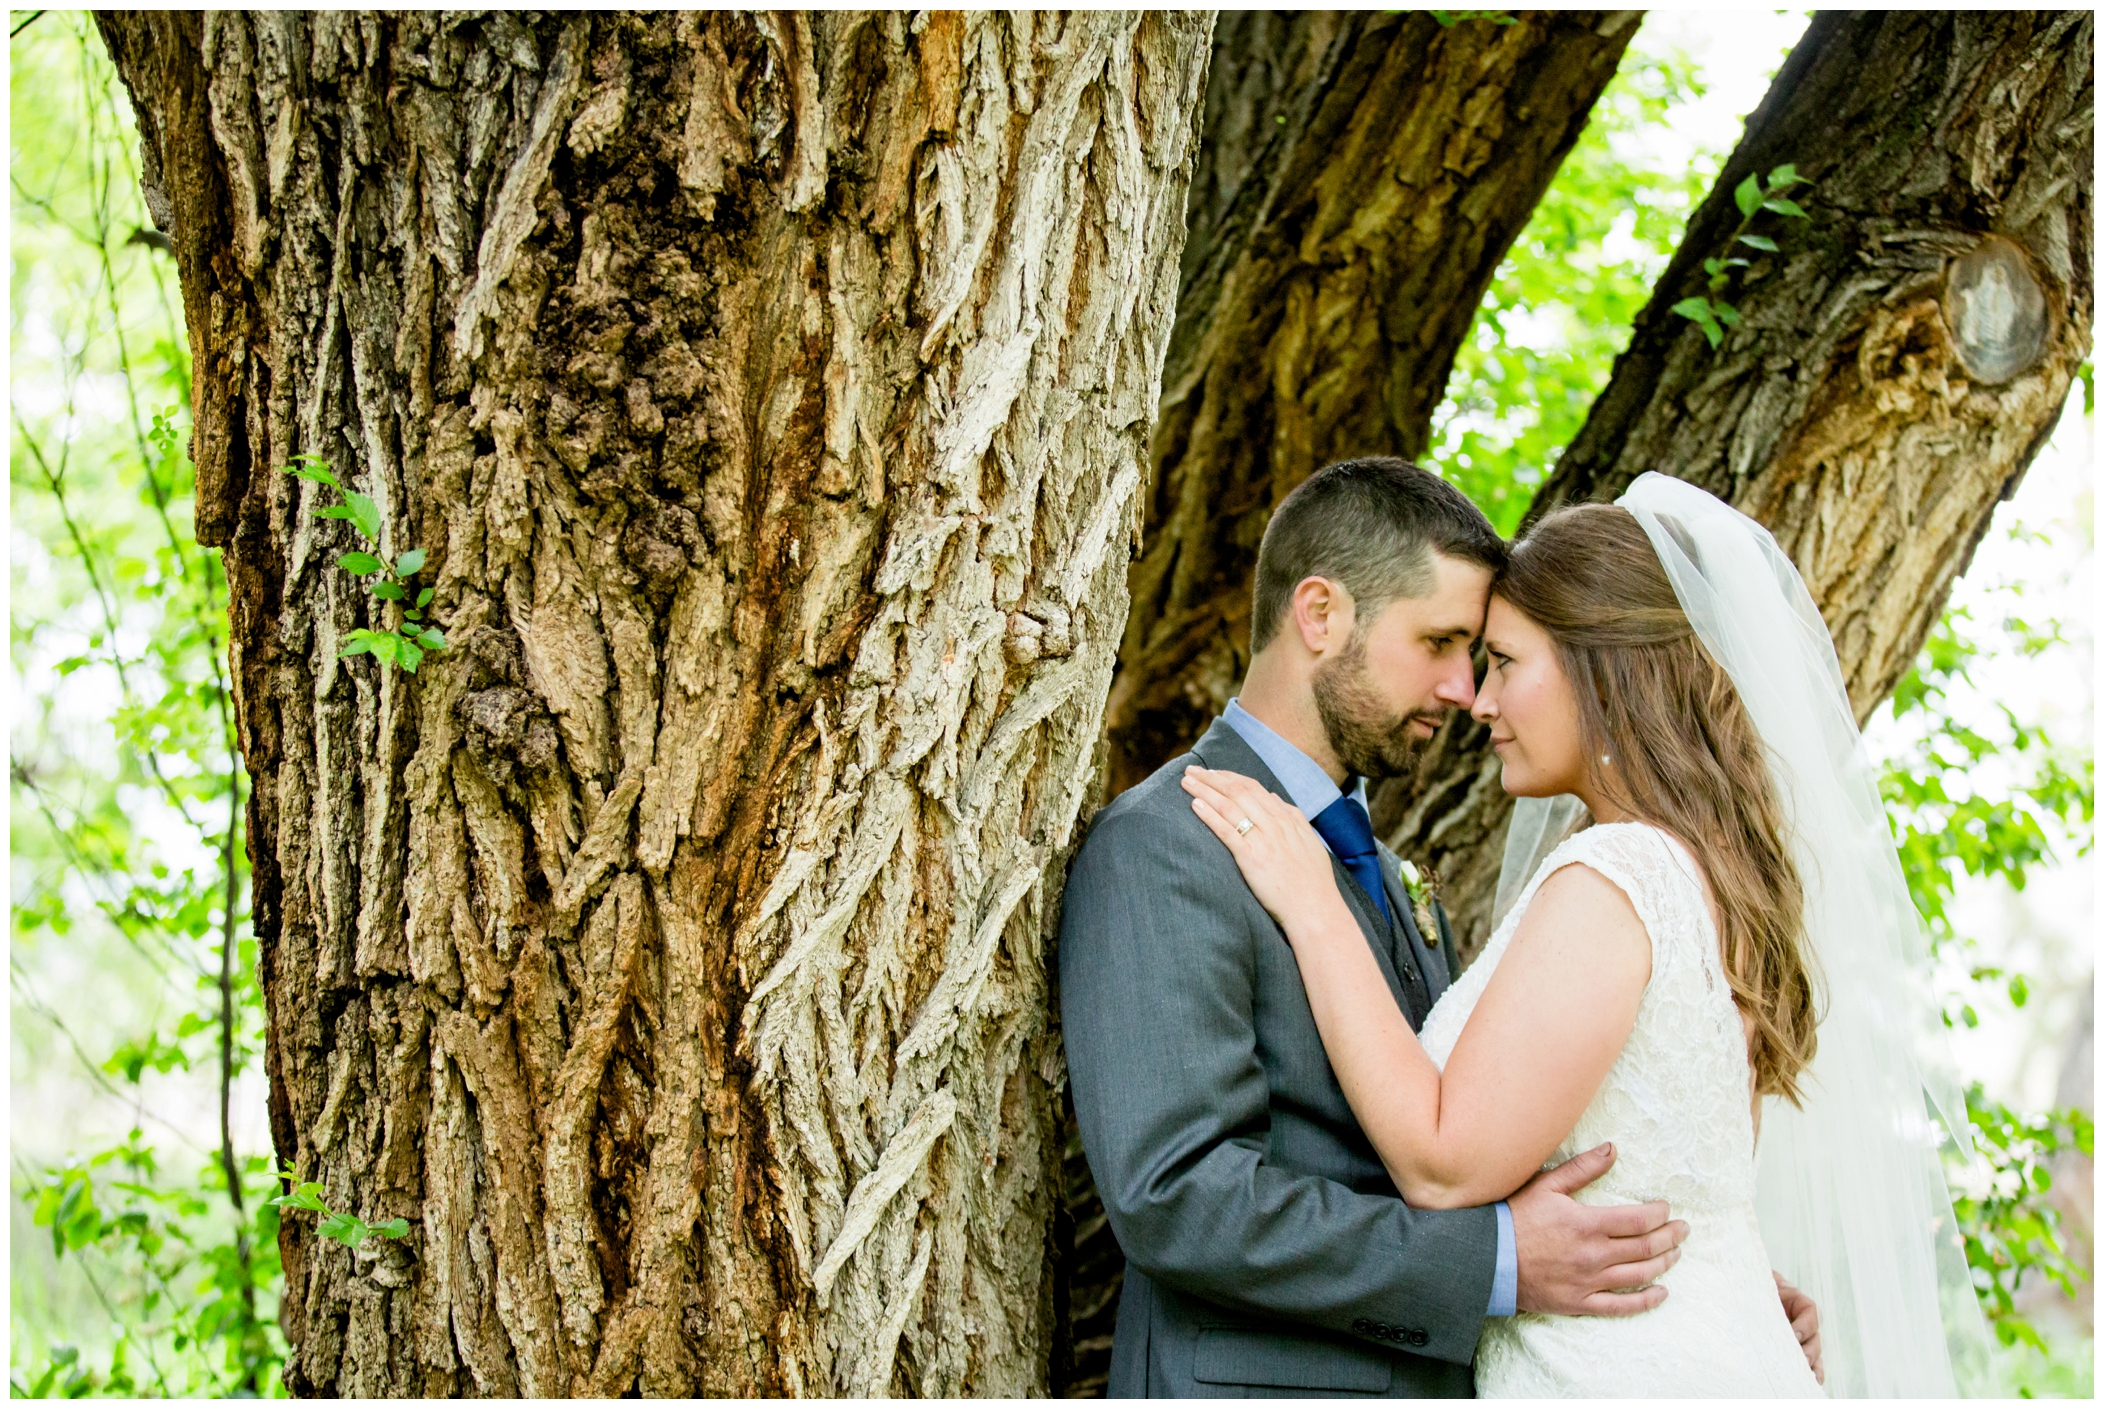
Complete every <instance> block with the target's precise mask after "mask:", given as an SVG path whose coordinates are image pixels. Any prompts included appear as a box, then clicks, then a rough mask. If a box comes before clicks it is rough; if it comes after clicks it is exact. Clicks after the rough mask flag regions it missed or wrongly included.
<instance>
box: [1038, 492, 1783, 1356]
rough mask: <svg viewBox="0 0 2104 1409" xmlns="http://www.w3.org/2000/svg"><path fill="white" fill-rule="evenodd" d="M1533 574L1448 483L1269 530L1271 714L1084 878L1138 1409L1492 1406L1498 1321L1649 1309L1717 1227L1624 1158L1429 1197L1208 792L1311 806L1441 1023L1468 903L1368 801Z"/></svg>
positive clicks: (1107, 1191)
mask: <svg viewBox="0 0 2104 1409" xmlns="http://www.w3.org/2000/svg"><path fill="white" fill-rule="evenodd" d="M1504 553H1505V545H1504V544H1503V542H1502V541H1501V540H1500V539H1499V538H1498V536H1497V534H1496V532H1495V531H1494V530H1493V529H1492V528H1491V526H1490V524H1489V522H1488V521H1487V520H1486V519H1485V518H1484V517H1483V515H1482V513H1481V512H1480V511H1478V510H1477V508H1476V507H1475V505H1473V504H1471V503H1470V502H1469V501H1468V499H1467V498H1466V497H1465V496H1463V495H1462V494H1461V493H1460V492H1459V491H1458V490H1456V489H1454V488H1453V487H1452V486H1451V485H1449V484H1447V483H1446V482H1445V481H1444V480H1442V479H1440V478H1439V477H1438V476H1437V475H1434V474H1432V473H1430V472H1428V471H1426V470H1422V469H1419V468H1417V467H1415V466H1413V465H1409V464H1406V463H1404V462H1402V461H1400V460H1392V459H1367V460H1353V461H1347V462H1344V463H1341V464H1336V465H1331V466H1329V467H1328V468H1326V469H1323V470H1321V471H1319V472H1317V473H1316V474H1315V475H1314V476H1312V477H1311V478H1309V479H1308V480H1307V481H1306V482H1305V483H1304V484H1302V485H1301V486H1300V487H1299V488H1298V489H1295V490H1294V491H1293V492H1292V493H1291V494H1289V495H1287V496H1286V499H1285V501H1284V502H1283V503H1281V504H1280V505H1279V507H1278V510H1277V512H1275V513H1274V514H1273V515H1272V518H1271V522H1270V525H1269V527H1268V528H1267V529H1266V530H1265V533H1264V539H1263V544H1262V546H1261V548H1260V549H1259V552H1258V557H1257V575H1256V600H1255V604H1254V610H1253V611H1252V613H1251V622H1250V630H1251V642H1250V644H1251V648H1252V655H1253V658H1252V660H1251V662H1250V668H1249V675H1248V678H1247V679H1246V680H1245V681H1244V682H1243V686H1242V692H1241V695H1240V696H1239V697H1238V698H1237V699H1234V700H1230V701H1229V702H1228V706H1227V712H1226V713H1225V714H1224V715H1222V716H1221V717H1220V718H1219V719H1216V720H1214V721H1213V724H1212V726H1211V727H1210V728H1209V729H1207V730H1206V732H1205V735H1204V737H1203V738H1201V739H1200V740H1199V741H1198V744H1197V746H1196V747H1195V748H1194V749H1193V750H1192V751H1191V753H1190V754H1188V755H1186V756H1184V757H1182V758H1178V759H1175V760H1173V761H1172V762H1170V763H1169V764H1168V765H1166V766H1165V767H1163V768H1162V769H1161V770H1160V771H1159V772H1157V773H1155V774H1154V775H1153V776H1152V777H1151V778H1149V779H1148V780H1147V781H1146V782H1144V783H1141V784H1139V785H1138V786H1137V787H1134V788H1132V789H1130V790H1129V791H1127V792H1126V793H1124V794H1123V795H1122V796H1120V797H1119V798H1118V799H1117V800H1116V801H1115V802H1113V803H1112V804H1111V805H1110V806H1109V807H1107V808H1105V809H1104V810H1103V812H1102V813H1100V814H1099V815H1098V817H1097V818H1096V820H1095V823H1094V825H1093V827H1092V829H1091V831H1090V834H1089V837H1088V840H1087V842H1086V843H1085V844H1084V845H1083V847H1082V849H1081V853H1080V855H1079V856H1078V857H1077V858H1076V859H1075V862H1074V867H1073V871H1072V873H1071V875H1070V878H1069V880H1068V882H1067V889H1066V899H1065V914H1064V919H1063V922H1062V925H1061V929H1060V956H1059V962H1060V992H1061V1014H1062V1021H1063V1023H1064V1026H1065V1031H1066V1047H1067V1064H1068V1071H1069V1073H1070V1075H1071V1078H1072V1082H1073V1091H1074V1109H1075V1112H1076V1114H1077V1115H1078V1116H1079V1118H1080V1124H1081V1135H1082V1143H1083V1146H1084V1148H1085V1150H1086V1151H1087V1154H1088V1160H1089V1168H1090V1170H1091V1172H1092V1173H1093V1174H1094V1176H1095V1181H1096V1187H1097V1189H1098V1191H1099V1192H1100V1193H1101V1194H1102V1196H1103V1205H1104V1209H1105V1211H1106V1212H1107V1213H1108V1214H1109V1217H1110V1223H1111V1228H1112V1230H1113V1231H1114V1232H1115V1233H1116V1235H1117V1238H1118V1243H1119V1246H1120V1247H1121V1248H1123V1249H1124V1252H1125V1256H1126V1260H1127V1265H1126V1272H1125V1288H1124V1292H1123V1294H1122V1296H1121V1298H1120V1301H1119V1305H1118V1322H1117V1335H1116V1340H1115V1342H1114V1345H1113V1348H1112V1353H1111V1371H1110V1384H1109V1393H1110V1395H1111V1396H1112V1397H1138V1396H1155V1395H1207V1396H1239V1395H1245V1394H1257V1395H1263V1394H1267V1393H1268V1394H1298V1395H1309V1394H1319V1393H1339V1394H1343V1393H1357V1394H1372V1395H1387V1396H1393V1397H1402V1398H1409V1397H1418V1396H1447V1395H1451V1396H1468V1395H1471V1394H1472V1393H1473V1390H1474V1385H1473V1379H1472V1375H1471V1371H1470V1368H1469V1367H1470V1361H1471V1359H1472V1358H1473V1356H1474V1354H1475V1347H1476V1339H1477V1336H1478V1335H1479V1334H1480V1332H1481V1330H1482V1326H1483V1321H1484V1318H1485V1317H1487V1316H1510V1315H1512V1314H1513V1313H1514V1312H1515V1310H1517V1309H1522V1308H1524V1309H1526V1310H1528V1311H1540V1312H1553V1313H1560V1314H1565V1315H1605V1316H1627V1315H1634V1314H1636V1313H1638V1312H1642V1311H1646V1310H1649V1309H1650V1308H1651V1307H1653V1306H1656V1305H1657V1304H1658V1303H1659V1302H1660V1301H1661V1300H1663V1299H1664V1297H1665V1294H1666V1293H1665V1290H1664V1288H1661V1287H1655V1286H1652V1285H1651V1283H1652V1281H1653V1279H1655V1278H1656V1277H1657V1276H1658V1275H1659V1274H1660V1273H1661V1272H1663V1271H1665V1270H1666V1269H1667V1268H1668V1267H1670V1266H1672V1265H1673V1263H1674V1261H1675V1260H1677V1259H1678V1257H1679V1252H1678V1251H1677V1245H1678V1244H1679V1243H1680V1241H1681V1239H1683V1238H1684V1237H1686V1236H1687V1225H1686V1224H1685V1223H1681V1222H1677V1221H1669V1210H1668V1209H1667V1208H1666V1206H1665V1205H1664V1204H1644V1205H1636V1206H1625V1207H1603V1208H1594V1207H1589V1206H1586V1205H1583V1204H1579V1203H1577V1202H1575V1201H1574V1200H1573V1199H1572V1198H1571V1195H1572V1194H1573V1193H1574V1192H1575V1191H1577V1190H1578V1189H1580V1188H1582V1187H1583V1186H1584V1185H1586V1184H1588V1183H1590V1182H1592V1181H1593V1180H1595V1179H1597V1178H1599V1177H1600V1175H1602V1174H1604V1173H1605V1172H1606V1171H1607V1169H1608V1168H1609V1166H1610V1165H1612V1163H1613V1161H1614V1153H1613V1151H1612V1149H1611V1148H1609V1147H1606V1146H1602V1147H1601V1148H1600V1149H1597V1150H1593V1151H1590V1152H1588V1153H1586V1154H1583V1155H1580V1156H1578V1157H1577V1158H1575V1159H1573V1160H1571V1161H1569V1162H1568V1163H1566V1164H1564V1165H1562V1166H1560V1167H1559V1168H1557V1169H1555V1170H1553V1171H1551V1172H1549V1173H1546V1174H1543V1175H1540V1176H1537V1177H1536V1178H1535V1179H1534V1180H1533V1182H1531V1183H1530V1184H1528V1185H1527V1187H1526V1188H1524V1189H1522V1190H1521V1191H1520V1192H1519V1193H1517V1194H1515V1195H1514V1196H1513V1197H1512V1198H1511V1199H1510V1200H1509V1201H1508V1202H1505V1203H1500V1204H1497V1205H1496V1206H1494V1207H1489V1208H1472V1209H1460V1210H1453V1211H1444V1212H1441V1211H1421V1210H1417V1209H1412V1208H1410V1207H1408V1206H1406V1205H1405V1204H1404V1203H1403V1202H1402V1200H1401V1198H1400V1197H1398V1195H1397V1193H1396V1190H1395V1186H1394V1184H1393V1183H1392V1182H1391V1181H1390V1180H1389V1178H1388V1175H1387V1173H1386V1171H1385V1170H1384V1169H1383V1168H1382V1165H1381V1161H1380V1158H1379V1156H1378V1155H1377V1154H1376V1153H1375V1152H1374V1149H1373V1147H1372V1145H1371V1144H1370V1143H1369V1142H1368V1140H1367V1138H1366V1135H1365V1134H1364V1132H1363V1131H1361V1130H1360V1128H1359V1124H1358V1122H1357V1121H1356V1120H1355V1119H1354V1118H1353V1116H1352V1113H1351V1109H1350V1107H1349V1106H1348V1105H1347V1104H1346V1103H1345V1099H1344V1093H1343V1091H1342V1090H1341V1089H1340V1088H1339V1086H1338V1084H1337V1078H1336V1076H1335V1075H1334V1074H1333V1073H1332V1072H1331V1070H1330V1065H1329V1061H1328V1059H1327V1058H1326V1057H1325V1056H1324V1054H1323V1048H1322V1039H1321V1038H1320V1036H1319V1035H1318V1034H1317V1032H1316V1028H1315V1021H1314V1018H1313V1016H1312V1015H1311V1013H1310V1012H1309V1008H1308V1001H1307V996H1306V994H1305V992H1304V990H1303V989H1302V987H1301V981H1300V974H1299V970H1298V967H1297V966H1296V964H1295V962H1294V959H1293V955H1292V952H1291V950H1290V949H1289V948H1288V947H1287V945H1286V941H1285V939H1284V937H1283V936H1282V935H1281V933H1280V931H1279V929H1278V926H1277V925H1276V924H1274V923H1273V922H1272V920H1271V918H1270V916H1269V915H1267V914H1266V913H1265V912H1264V908H1263V906H1261V905H1259V904H1258V903H1257V901H1256V899H1255V897H1254V896H1252V895H1251V894H1250V892H1249V889H1248V887H1247V886H1246V885H1245V884H1244V883H1243V880H1242V877H1241V875H1240V873H1239V872H1238V871H1237V870H1236V867H1235V862H1234V859H1233V857H1232V856H1230V855H1229V853H1228V851H1227V849H1226V848H1225V847H1223V846H1221V845H1220V843H1219V841H1218V840H1217V839H1216V838H1215V837H1214V836H1213V835H1212V834H1211V833H1210V832H1209V831H1207V830H1206V827H1205V825H1204V824H1203V823H1202V822H1200V821H1199V819H1198V817H1197V816H1196V815H1195V814H1194V813H1193V812H1192V810H1191V803H1190V798H1189V797H1188V796H1187V795H1186V794H1185V793H1184V792H1183V791H1182V789H1181V787H1180V786H1179V780H1180V779H1181V777H1182V775H1183V771H1184V769H1186V768H1187V767H1189V766H1191V765H1192V764H1193V763H1194V762H1195V763H1199V764H1202V765H1204V766H1205V767H1208V768H1216V769H1227V770H1232V771H1233V772H1236V773H1242V774H1246V775H1248V776H1249V777H1252V778H1255V779H1256V780H1257V781H1259V782H1260V783H1262V784H1263V785H1264V786H1265V787H1267V788H1270V789H1271V790H1272V791H1273V792H1275V793H1277V794H1278V795H1279V796H1281V797H1283V798H1286V799H1287V800H1289V801H1290V802H1292V803H1293V804H1294V805H1295V806H1297V807H1299V808H1300V809H1301V810H1302V811H1303V812H1304V813H1306V815H1307V816H1308V818H1309V819H1310V820H1311V821H1312V822H1313V823H1314V825H1315V829H1316V831H1317V832H1318V833H1320V834H1321V836H1322V838H1323V840H1324V841H1325V842H1327V843H1328V844H1329V847H1330V850H1331V852H1332V853H1333V856H1334V867H1335V874H1336V877H1337V885H1338V889H1339V890H1341V891H1342V892H1343V893H1344V895H1345V898H1346V901H1347V903H1348V904H1349V905H1350V906H1351V907H1352V909H1353V910H1354V912H1355V913H1356V914H1357V916H1358V919H1359V924H1360V927H1361V928H1362V929H1363V930H1364V932H1365V935H1366V942H1367V944H1368V945H1369V946H1371V947H1372V949H1373V952H1374V955H1375V958H1376V959H1377V960H1378V961H1379V965H1380V969H1381V973H1382V977H1383V978H1384V979H1385V980H1386V982H1387V984H1388V988H1389V992H1390V993H1391V994H1392V995H1393V997H1394V999H1395V1001H1396V1003H1397V1004H1398V1005H1399V1006H1400V1007H1401V1008H1402V1010H1403V1011H1404V1012H1405V1013H1407V1014H1408V1015H1409V1019H1410V1025H1411V1027H1412V1028H1413V1029H1414V1028H1417V1027H1419V1026H1420V1025H1421V1024H1422V1023H1423V1021H1424V1018H1425V1014H1426V1013H1427V1012H1429V1011H1430V1009H1431V1007H1432V1004H1433V1002H1434V1001H1435V1000H1437V999H1438V997H1439V995H1440V993H1441V992H1443V991H1444V990H1445V988H1446V986H1447V983H1448V982H1449V980H1450V979H1451V978H1452V976H1453V974H1454V972H1455V969H1456V965H1455V961H1454V956H1453V935H1452V932H1451V931H1450V930H1449V928H1448V926H1447V921H1446V916H1445V914H1444V912H1436V926H1435V928H1436V931H1437V932H1436V933H1434V934H1426V933H1424V932H1422V930H1421V929H1420V927H1419V926H1418V924H1417V922H1416V920H1415V919H1414V917H1413V916H1412V913H1411V910H1412V905H1411V898H1410V895H1409V893H1408V891H1406V890H1405V888H1404V887H1403V885H1402V883H1401V881H1400V879H1399V877H1398V874H1397V863H1396V858H1395V856H1394V854H1393V853H1392V852H1390V851H1388V850H1387V849H1386V848H1385V847H1382V846H1380V845H1379V844H1378V843H1377V842H1376V841H1375V839H1374V835H1373V828H1372V824H1371V822H1370V820H1369V819H1368V816H1367V812H1366V795H1365V785H1364V780H1365V779H1366V778H1368V777H1375V778H1379V777H1392V776H1395V775H1397V774H1400V773H1402V772H1404V771H1406V769H1407V768H1408V766H1409V764H1410V761H1411V757H1412V754H1413V753H1414V751H1415V750H1416V748H1417V746H1418V745H1419V743H1420V742H1421V741H1423V740H1425V739H1428V738H1430V737H1431V735H1432V733H1433V731H1434V730H1435V729H1436V728H1437V727H1438V725H1439V723H1440V722H1441V721H1442V720H1443V719H1444V718H1445V717H1446V715H1447V713H1448V712H1449V711H1451V710H1454V709H1466V708H1467V707H1468V706H1469V704H1470V703H1471V702H1472V701H1473V699H1474V695H1475V675H1474V668H1473V665H1472V663H1471V660H1470V648H1471V644H1472V642H1473V641H1474V639H1475V637H1476V636H1477V635H1478V633H1479V632H1480V631H1481V629H1482V624H1483V615H1484V609H1485V606H1486V604H1487V602H1488V598H1489V591H1490V583H1491V579H1492V577H1493V575H1494V574H1495V572H1496V570H1497V568H1498V567H1499V565H1500V564H1501V563H1502V562H1503V561H1504ZM1786 1301H1787V1296H1786ZM1806 1305H1807V1306H1808V1303H1807V1304H1806ZM1791 1310H1792V1313H1793V1315H1795V1314H1796V1312H1797V1308H1796V1307H1792V1308H1791ZM1800 1334H1801V1336H1803V1335H1806V1334H1810V1333H1809V1332H1807V1331H1805V1330H1804V1328H1803V1327H1802V1325H1801V1326H1800ZM1815 1352H1816V1338H1814V1339H1812V1340H1808V1341H1807V1353H1808V1354H1813V1353H1815Z"/></svg>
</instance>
